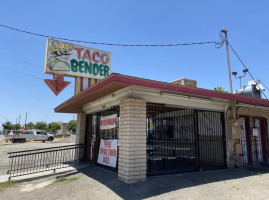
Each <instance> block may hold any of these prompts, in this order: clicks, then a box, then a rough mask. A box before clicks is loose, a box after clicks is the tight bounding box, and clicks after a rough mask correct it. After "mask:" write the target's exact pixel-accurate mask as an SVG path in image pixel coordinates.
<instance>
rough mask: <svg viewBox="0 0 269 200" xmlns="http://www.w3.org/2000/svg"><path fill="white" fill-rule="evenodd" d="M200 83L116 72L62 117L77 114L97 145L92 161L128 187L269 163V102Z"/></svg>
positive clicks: (82, 132)
mask: <svg viewBox="0 0 269 200" xmlns="http://www.w3.org/2000/svg"><path fill="white" fill-rule="evenodd" d="M196 85H197V84H196V81H194V80H190V79H184V78H183V79H179V80H176V81H173V82H171V83H165V82H160V81H153V80H148V79H142V78H136V77H130V76H125V75H120V74H111V75H109V76H108V77H106V78H104V79H102V80H100V81H99V82H98V83H95V84H94V85H92V86H90V87H89V88H87V89H85V90H83V91H81V92H80V93H78V94H76V95H75V96H73V97H72V98H70V99H68V100H67V101H65V102H64V103H62V104H61V105H59V106H58V107H56V108H55V112H60V113H77V130H76V143H77V144H84V145H85V146H91V148H88V150H87V151H85V152H84V156H86V157H87V158H88V160H89V161H91V162H93V163H96V164H97V165H101V164H100V163H102V162H103V164H105V163H106V164H105V166H110V167H108V168H110V169H112V170H114V171H116V172H117V173H118V177H119V179H120V180H122V181H124V182H126V183H134V182H137V181H142V180H145V179H146V178H147V176H149V175H156V174H166V173H178V172H188V171H201V170H210V169H223V168H227V167H229V168H230V167H235V166H246V165H258V164H264V163H268V126H267V119H268V118H269V101H268V100H263V99H257V98H251V97H246V96H242V95H235V94H229V93H224V92H217V91H212V90H206V89H200V88H197V87H196ZM115 140H116V141H117V143H116V147H114V148H116V149H117V151H115V149H114V150H113V148H112V147H111V145H112V146H113V145H114V146H115V144H114V143H111V142H110V143H107V141H115ZM107 150H108V151H107ZM101 155H102V156H103V157H102V161H100V156H101ZM105 155H106V156H105ZM108 156H111V158H113V156H114V157H115V160H113V162H115V163H116V164H115V165H109V162H110V161H111V160H109V158H108ZM111 166H112V167H111Z"/></svg>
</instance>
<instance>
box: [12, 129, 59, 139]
mask: <svg viewBox="0 0 269 200" xmlns="http://www.w3.org/2000/svg"><path fill="white" fill-rule="evenodd" d="M11 138H25V139H26V142H30V141H42V142H45V141H53V140H54V137H53V135H52V134H49V133H46V131H43V130H25V131H22V133H21V134H20V135H14V136H11V137H10V138H9V140H11Z"/></svg>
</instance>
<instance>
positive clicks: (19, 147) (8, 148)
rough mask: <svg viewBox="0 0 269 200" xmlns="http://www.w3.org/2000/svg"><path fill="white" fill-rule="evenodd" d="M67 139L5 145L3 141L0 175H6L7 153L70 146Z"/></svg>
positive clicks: (0, 145) (0, 152)
mask: <svg viewBox="0 0 269 200" xmlns="http://www.w3.org/2000/svg"><path fill="white" fill-rule="evenodd" d="M72 144H74V143H70V140H69V139H56V140H55V141H53V142H45V143H42V142H40V141H38V142H26V143H21V144H12V143H11V142H8V143H6V142H5V141H0V175H6V174H7V170H8V163H9V160H8V154H7V153H8V152H15V151H24V150H30V149H41V148H50V147H58V146H65V145H72Z"/></svg>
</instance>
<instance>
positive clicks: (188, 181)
mask: <svg viewBox="0 0 269 200" xmlns="http://www.w3.org/2000/svg"><path fill="white" fill-rule="evenodd" d="M62 176H64V177H66V178H76V180H75V181H72V182H62V183H54V180H55V179H57V178H59V177H62ZM268 188H269V168H251V169H244V168H240V169H224V170H217V171H202V172H192V173H182V174H170V175H160V176H150V177H148V179H147V180H146V181H143V182H139V183H135V184H130V185H127V184H125V183H123V182H121V181H119V180H118V178H117V173H116V172H112V171H109V170H106V169H102V168H100V167H96V166H92V167H88V168H84V169H81V170H78V172H68V173H65V174H62V175H55V176H49V177H45V178H43V179H36V180H33V181H27V182H23V183H20V184H17V185H16V186H14V187H12V188H8V189H7V190H5V191H4V192H3V193H2V194H1V193H0V199H10V200H11V199H16V200H17V199H18V200H20V199H22V200H25V199H35V200H51V199H59V200H75V199H78V200H84V199H85V200H88V199H94V200H98V199H100V200H101V199H102V200H103V199H106V200H109V199H113V200H114V199H128V200H129V199H135V200H136V199H184V200H188V199H190V200H193V199H194V200H195V199H199V200H211V199H212V200H215V199H218V200H222V199H223V200H226V199H227V200H228V199H229V200H230V199H244V200H245V199H250V200H252V199H255V200H256V199H257V200H260V199H269V189H268Z"/></svg>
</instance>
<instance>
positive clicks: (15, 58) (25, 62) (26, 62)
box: [0, 52, 40, 68]
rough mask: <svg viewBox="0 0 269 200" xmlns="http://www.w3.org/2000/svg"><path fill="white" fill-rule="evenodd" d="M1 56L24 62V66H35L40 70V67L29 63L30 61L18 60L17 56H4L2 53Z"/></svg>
mask: <svg viewBox="0 0 269 200" xmlns="http://www.w3.org/2000/svg"><path fill="white" fill-rule="evenodd" d="M0 55H2V56H6V57H9V58H12V59H13V60H17V61H20V62H22V63H24V64H27V65H31V66H34V67H36V68H40V66H38V65H36V64H34V63H31V62H28V61H25V60H22V59H18V58H17V57H15V56H9V55H6V54H3V53H1V52H0Z"/></svg>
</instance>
